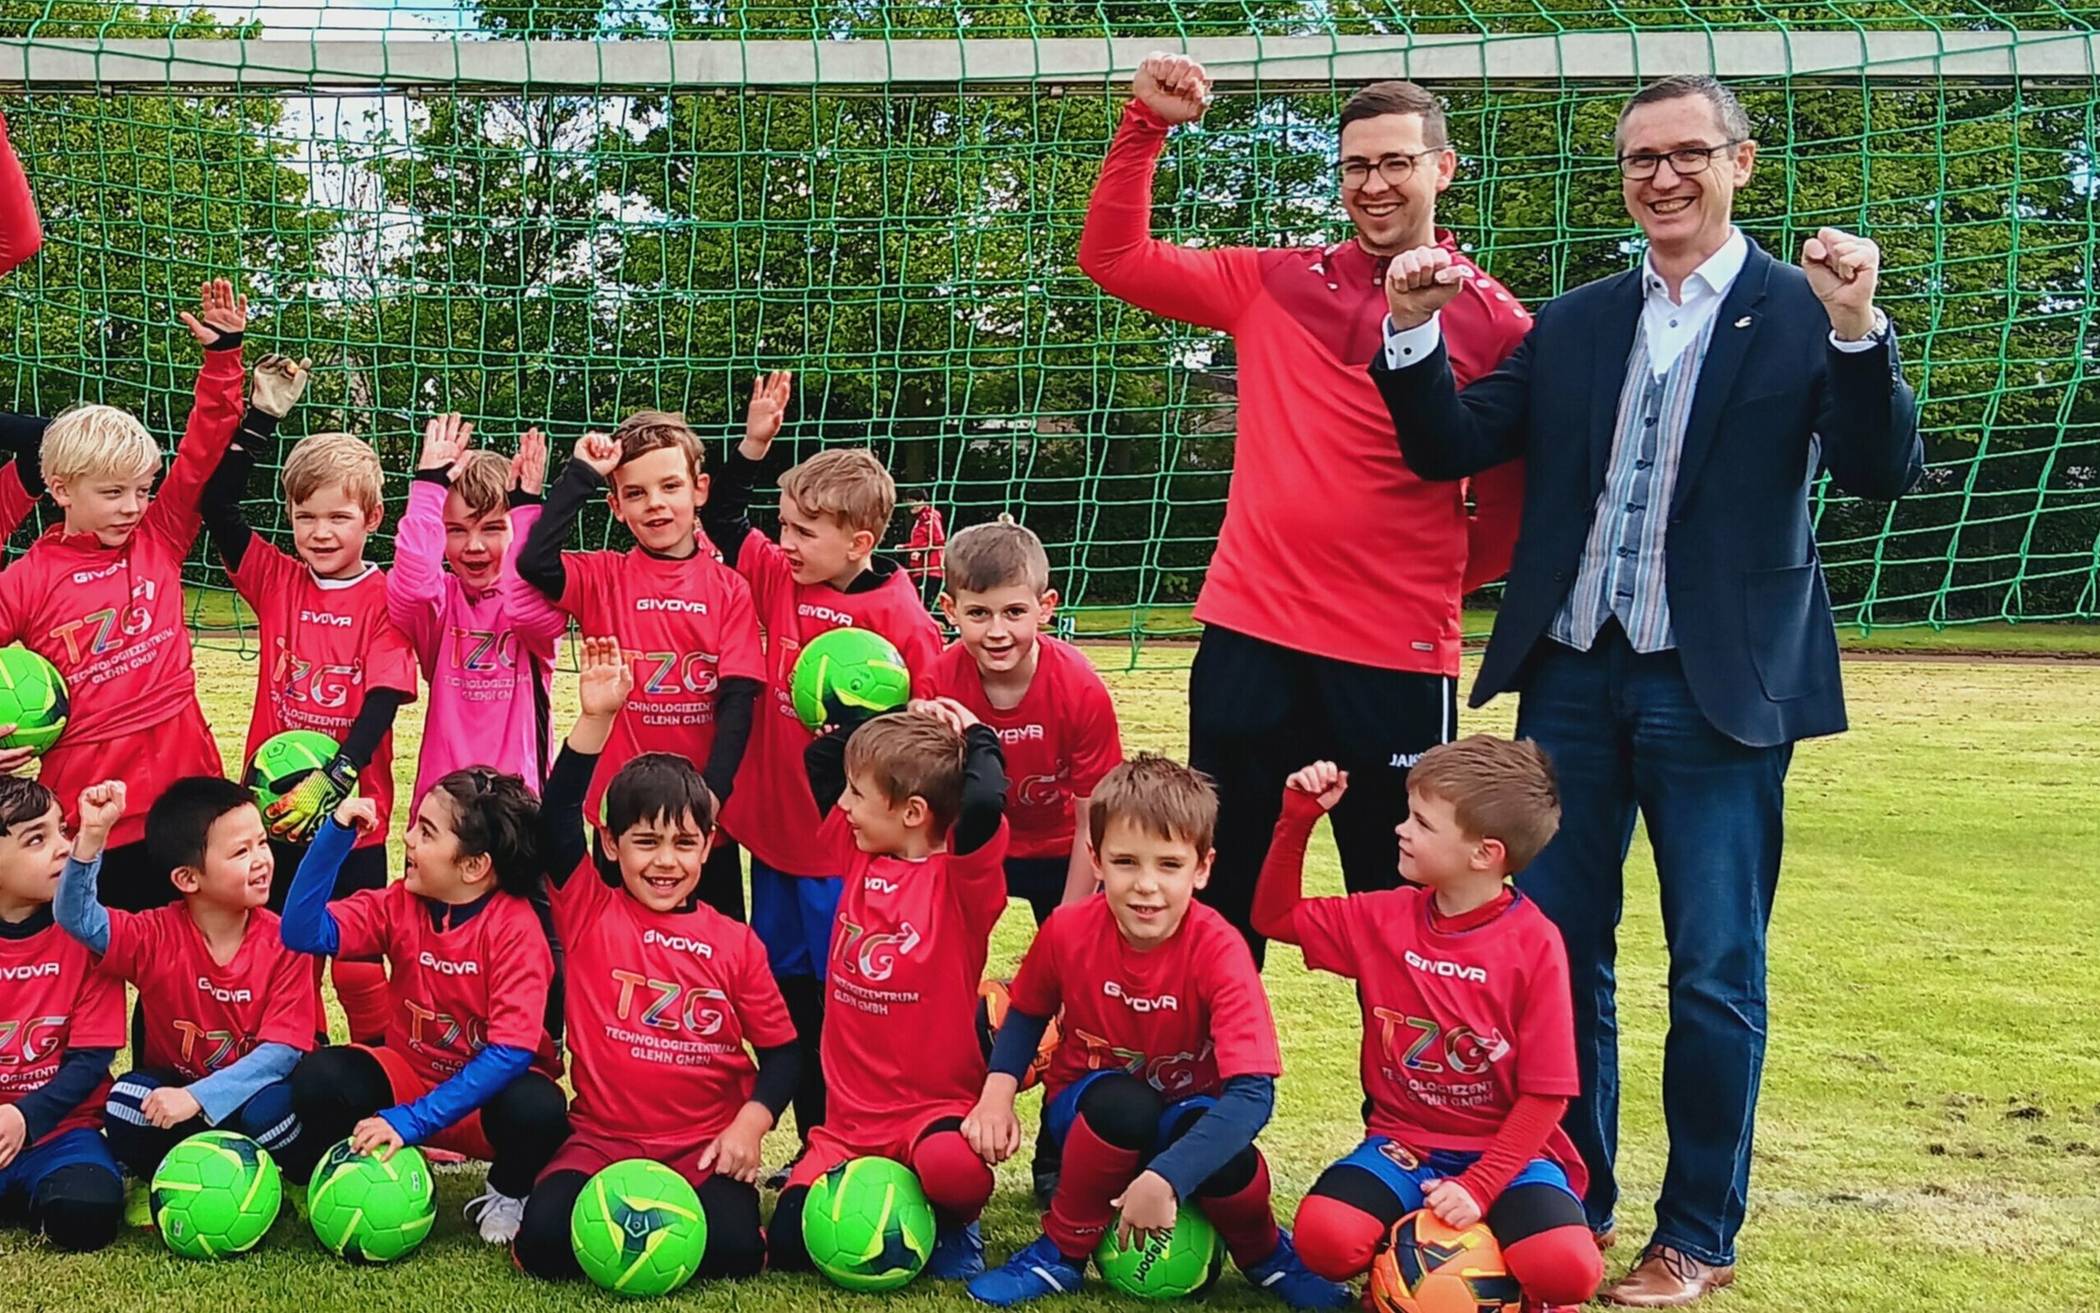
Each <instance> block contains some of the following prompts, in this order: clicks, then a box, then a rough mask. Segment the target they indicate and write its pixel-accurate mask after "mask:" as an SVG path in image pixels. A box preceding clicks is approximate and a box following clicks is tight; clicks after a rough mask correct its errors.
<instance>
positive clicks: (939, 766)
mask: <svg viewBox="0 0 2100 1313" xmlns="http://www.w3.org/2000/svg"><path fill="white" fill-rule="evenodd" d="M963 755H964V750H963V739H962V735H960V734H957V733H956V732H955V731H954V730H952V729H950V728H948V726H947V725H946V724H945V723H943V722H941V721H938V720H935V719H934V718H933V717H931V716H919V715H914V714H912V713H910V712H906V713H904V714H902V715H893V716H877V717H876V718H875V719H873V720H871V721H869V722H868V723H867V724H865V725H862V726H861V727H860V728H859V729H856V730H854V731H853V737H852V738H850V739H848V740H846V773H847V774H848V775H859V776H863V777H865V778H867V779H869V780H872V781H873V783H874V785H875V787H876V788H878V789H880V790H882V796H883V797H885V798H888V799H889V800H890V805H891V806H893V807H894V806H898V805H900V804H902V803H903V802H905V801H906V800H907V799H910V798H924V799H925V800H926V806H927V809H928V810H929V811H931V812H932V813H933V830H934V833H935V834H945V833H947V831H948V827H949V826H951V825H953V824H955V818H956V817H957V816H958V815H960V814H961V813H962V792H963Z"/></svg>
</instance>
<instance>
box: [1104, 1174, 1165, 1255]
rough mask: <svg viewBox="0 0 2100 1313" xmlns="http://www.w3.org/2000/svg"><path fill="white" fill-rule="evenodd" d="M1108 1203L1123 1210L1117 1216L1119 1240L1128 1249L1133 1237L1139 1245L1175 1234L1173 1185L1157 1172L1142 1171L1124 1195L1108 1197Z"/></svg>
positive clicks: (1117, 1236) (1125, 1190)
mask: <svg viewBox="0 0 2100 1313" xmlns="http://www.w3.org/2000/svg"><path fill="white" fill-rule="evenodd" d="M1108 1206H1109V1207H1111V1208H1119V1209H1121V1210H1122V1213H1121V1214H1120V1215H1119V1216H1118V1217H1117V1218H1116V1239H1117V1240H1118V1241H1120V1242H1121V1243H1122V1245H1123V1247H1124V1248H1125V1249H1128V1248H1130V1247H1131V1243H1132V1239H1133V1238H1135V1240H1136V1242H1137V1243H1138V1244H1150V1243H1151V1242H1152V1241H1153V1240H1155V1239H1158V1240H1165V1239H1166V1238H1167V1237H1168V1236H1170V1235H1172V1234H1174V1213H1175V1208H1176V1200H1175V1198H1174V1187H1173V1186H1171V1185H1168V1184H1167V1178H1166V1177H1164V1176H1161V1175H1160V1174H1159V1173H1158V1172H1139V1173H1138V1178H1137V1179H1136V1180H1135V1181H1132V1182H1131V1183H1130V1185H1129V1186H1128V1187H1127V1188H1125V1189H1124V1191H1123V1194H1122V1197H1121V1198H1118V1199H1111V1200H1109V1201H1108Z"/></svg>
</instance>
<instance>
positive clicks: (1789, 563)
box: [1371, 242, 1924, 747]
mask: <svg viewBox="0 0 2100 1313" xmlns="http://www.w3.org/2000/svg"><path fill="white" fill-rule="evenodd" d="M1641 295H1642V294H1641V274H1640V271H1639V270H1632V271H1629V272H1626V273H1623V274H1618V275H1615V276H1613V277H1610V278H1602V279H1599V280H1598V281H1596V282H1593V283H1588V284H1585V285H1584V286H1582V287H1578V288H1576V289H1575V290H1574V291H1571V292H1569V293H1567V294H1566V295H1564V296H1560V297H1558V298H1556V299H1554V300H1553V301H1551V302H1549V303H1547V304H1546V306H1545V307H1544V308H1542V309H1541V310H1540V311H1539V313H1538V318H1537V320H1536V321H1535V322H1534V323H1533V325H1532V329H1531V332H1530V334H1529V335H1528V336H1526V337H1525V339H1524V341H1523V342H1522V343H1521V344H1520V345H1519V346H1518V347H1517V349H1516V350H1515V351H1514V352H1512V353H1511V354H1510V355H1509V357H1508V359H1506V360H1504V361H1503V362H1502V365H1501V367H1500V368H1498V369H1496V370H1495V372H1494V373H1492V374H1489V375H1487V376H1486V377H1484V378H1481V379H1478V380H1476V381H1475V382H1474V383H1473V384H1472V386H1470V387H1468V388H1467V389H1466V390H1465V391H1464V392H1459V391H1457V390H1456V389H1455V387H1454V386H1453V383H1452V378H1451V366H1450V361H1449V360H1448V359H1447V358H1446V356H1445V354H1444V349H1443V348H1442V347H1441V346H1439V347H1438V348H1437V349H1436V351H1434V352H1433V353H1431V354H1430V356H1429V357H1428V358H1427V359H1426V360H1422V361H1419V362H1417V363H1414V364H1411V365H1409V366H1408V367H1407V368H1405V369H1400V370H1393V369H1388V368H1387V367H1386V363H1385V352H1384V351H1382V350H1381V351H1379V352H1378V353H1377V354H1376V355H1375V357H1374V358H1373V360H1372V363H1371V377H1372V379H1373V380H1374V381H1375V382H1376V383H1377V384H1378V391H1379V393H1380V394H1381V395H1382V396H1383V397H1384V398H1385V404H1386V409H1387V410H1388V411H1390V412H1391V414H1392V417H1393V426H1394V429H1395V431H1396V433H1397V434H1398V436H1399V440H1400V451H1401V454H1402V455H1403V456H1404V457H1405V458H1406V460H1407V463H1408V465H1409V466H1410V467H1411V468H1412V469H1413V470H1414V472H1415V473H1416V474H1418V475H1420V476H1421V477H1423V478H1425V479H1447V480H1448V479H1463V478H1466V477H1468V476H1469V475H1473V474H1477V473H1479V472H1480V471H1481V470H1484V469H1487V468H1489V467H1490V466H1494V465H1499V464H1501V463H1502V462H1503V461H1507V460H1514V459H1517V458H1519V457H1521V458H1522V459H1523V460H1524V461H1525V462H1526V469H1525V480H1524V516H1523V520H1522V522H1521V527H1520V529H1519V534H1518V538H1517V548H1516V556H1515V558H1514V559H1513V560H1512V561H1511V563H1510V569H1509V582H1508V585H1507V587H1506V589H1505V591H1504V593H1503V598H1502V609H1501V611H1500V613H1498V614H1497V615H1496V617H1495V630H1494V635H1493V637H1492V638H1491V639H1490V640H1489V641H1488V648H1487V654H1486V656H1485V658H1484V659H1483V660H1482V663H1481V667H1480V677H1479V678H1478V679H1477V680H1476V681H1475V682H1474V684H1473V695H1472V704H1473V705H1474V706H1476V707H1477V706H1479V705H1480V704H1481V703H1483V702H1485V701H1487V700H1488V699H1489V698H1491V697H1494V696H1495V695H1496V694H1498V693H1502V692H1505V691H1508V690H1510V689H1519V690H1521V689H1522V688H1523V686H1524V682H1525V677H1526V674H1527V671H1528V669H1529V666H1530V663H1531V658H1532V655H1533V653H1534V652H1535V651H1536V650H1537V648H1538V645H1539V644H1540V643H1542V642H1551V641H1553V640H1552V639H1550V638H1547V637H1546V629H1547V627H1548V626H1549V625H1550V624H1551V623H1552V621H1553V617H1554V615H1555V614H1556V613H1558V612H1559V610H1560V607H1561V604H1562V603H1563V602H1564V601H1565V600H1566V599H1567V595H1568V590H1569V588H1570V587H1571V586H1572V585H1573V584H1574V581H1575V572H1576V569H1577V567H1578V566H1579V565H1580V564H1581V561H1582V545H1583V541H1584V539H1585V538H1587V537H1588V535H1589V530H1590V521H1591V517H1592V515H1593V514H1594V513H1595V510H1596V504H1597V496H1598V493H1599V492H1601V491H1602V489H1603V487H1604V474H1605V466H1606V464H1607V462H1608V460H1609V457H1610V454H1611V444H1612V437H1613V430H1614V427H1615V423H1616V417H1617V412H1618V403H1619V395H1620V392H1621V390H1622V388H1623V387H1624V384H1625V381H1626V366H1627V358H1628V356H1629V355H1630V353H1631V352H1632V350H1633V339H1634V334H1635V332H1636V330H1637V328H1638V327H1639V323H1640V314H1641ZM1718 315H1719V318H1718V320H1717V322H1716V323H1715V326H1714V333H1713V340H1712V342H1711V344H1710V345H1709V346H1708V348H1707V353H1706V360H1705V363H1704V364H1703V365H1702V366H1701V368H1700V371H1699V381H1698V390H1697V391H1696V392H1695V393H1694V395H1693V398H1692V412H1691V416H1690V419H1689V421H1688V424H1687V427H1686V430H1685V435H1684V454H1683V458H1682V461H1681V463H1680V465H1679V468H1678V474H1677V487H1676V490H1675V492H1674V494H1673V495H1672V497H1671V501H1670V509H1669V517H1670V518H1669V524H1668V526H1667V536H1666V538H1665V540H1664V552H1665V557H1664V562H1663V570H1664V577H1665V584H1664V588H1665V592H1666V593H1667V595H1668V599H1669V603H1670V622H1671V626H1672V628H1673V629H1674V630H1675V631H1676V637H1677V648H1678V653H1679V656H1680V658H1681V660H1682V662H1683V665H1684V676H1685V679H1686V681H1687V682H1688V683H1689V684H1690V685H1691V691H1692V696H1693V698H1694V699H1695V700H1696V701H1697V703H1698V705H1699V709H1700V710H1701V711H1702V712H1704V713H1705V715H1706V718H1707V720H1708V721H1710V722H1711V723H1712V724H1713V726H1714V727H1715V728H1716V729H1718V730H1720V731H1721V732H1722V733H1724V734H1727V735H1728V736H1729V737H1731V738H1734V739H1737V740H1739V741H1740V742H1743V743H1746V744H1750V745H1752V746H1756V747H1768V746H1771V745H1774V744H1779V743H1790V742H1792V741H1794V740H1795V739H1802V738H1809V737H1812V736H1814V735H1818V734H1835V733H1837V732H1838V731H1840V730H1842V729H1844V728H1845V697H1844V690H1843V688H1842V686H1841V684H1840V682H1839V677H1838V649H1837V632H1836V629H1835V627H1834V626H1833V625H1832V623H1831V618H1830V597H1829V594H1828V593H1827V592H1826V591H1825V588H1824V583H1823V567H1822V563H1821V561H1820V559H1819V558H1818V557H1817V554H1816V543H1815V536H1814V534H1813V533H1812V532H1811V530H1810V526H1809V508H1808V493H1809V488H1810V485H1811V484H1812V483H1813V482H1814V481H1815V479H1816V477H1817V475H1818V474H1820V473H1821V472H1823V471H1825V470H1828V471H1829V472H1830V474H1831V476H1832V477H1833V478H1834V479H1835V480H1836V482H1837V485H1838V486H1839V487H1840V488H1842V489H1844V490H1845V491H1846V492H1849V493H1852V494H1853V495H1855V496H1859V497H1874V498H1883V499H1892V498H1895V497H1898V496H1900V495H1902V494H1903V493H1904V492H1905V491H1907V490H1908V489H1909V488H1910V486H1911V485H1912V484H1913V483H1915V482H1916V481H1917V478H1918V475H1919V473H1920V472H1921V471H1922V470H1923V468H1924V445H1923V443H1922V442H1920V440H1919V438H1918V415H1917V399H1916V397H1915V396H1914V395H1913V394H1912V392H1911V390H1910V387H1909V385H1907V384H1906V383H1905V382H1904V381H1903V370H1902V366H1901V363H1900V362H1899V360H1898V357H1897V352H1896V343H1895V333H1894V331H1893V329H1891V331H1890V334H1889V341H1888V343H1887V344H1886V345H1885V346H1877V347H1874V348H1872V349H1869V350H1866V351H1860V352H1856V353H1848V352H1843V351H1839V350H1837V349H1836V348H1835V347H1833V346H1831V345H1830V318H1829V315H1828V313H1827V312H1826V311H1825V310H1824V309H1823V306H1822V303H1821V302H1819V301H1818V300H1817V299H1816V295H1815V293H1814V291H1812V290H1811V289H1810V287H1809V285H1808V276H1807V275H1806V274H1804V273H1802V272H1801V270H1799V269H1798V268H1795V267H1794V266H1792V265H1789V264H1782V263H1780V262H1779V261H1776V260H1774V259H1773V258H1772V257H1771V256H1770V255H1768V254H1766V253H1765V252H1764V251H1763V250H1761V249H1759V247H1758V246H1757V244H1756V243H1755V242H1752V243H1751V244H1750V253H1749V257H1748V258H1747V259H1746V260H1745V261H1744V263H1743V269H1742V272H1741V273H1740V274H1739V275H1737V277H1736V280H1735V284H1734V285H1733V286H1732V287H1730V288H1729V290H1728V295H1727V297H1726V298H1725V299H1723V301H1722V302H1721V307H1720V310H1719V311H1718Z"/></svg>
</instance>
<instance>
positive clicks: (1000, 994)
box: [977, 980, 1059, 1090]
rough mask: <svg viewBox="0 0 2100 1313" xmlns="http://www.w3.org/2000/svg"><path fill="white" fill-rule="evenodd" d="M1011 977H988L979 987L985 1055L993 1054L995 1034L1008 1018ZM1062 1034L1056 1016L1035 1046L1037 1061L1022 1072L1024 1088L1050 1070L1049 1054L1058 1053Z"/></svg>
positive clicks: (980, 1029)
mask: <svg viewBox="0 0 2100 1313" xmlns="http://www.w3.org/2000/svg"><path fill="white" fill-rule="evenodd" d="M1012 984H1013V982H1012V981H1010V980H987V981H985V982H984V983H983V984H981V985H979V986H978V987H977V1042H978V1044H979V1045H981V1046H982V1047H983V1049H984V1056H985V1057H987V1058H989V1057H991V1056H992V1037H993V1036H994V1035H997V1034H998V1033H999V1025H1000V1023H1001V1022H1003V1021H1005V1020H1006V1010H1007V1008H1009V1007H1011V1006H1012V1005H1013V992H1012V990H1011V988H1010V986H1011V985H1012ZM1058 1039H1059V1035H1058V1032H1057V1018H1056V1017H1052V1018H1050V1027H1049V1029H1047V1030H1045V1031H1044V1032H1043V1042H1042V1043H1041V1044H1038V1045H1037V1046H1036V1050H1035V1061H1034V1062H1031V1063H1029V1064H1028V1070H1027V1071H1024V1072H1022V1073H1021V1088H1022V1089H1024V1090H1025V1089H1028V1088H1029V1087H1030V1086H1033V1085H1037V1084H1039V1083H1041V1081H1042V1079H1043V1077H1044V1076H1045V1075H1047V1074H1048V1073H1049V1071H1050V1057H1051V1055H1052V1054H1054V1053H1056V1052H1057V1044H1058Z"/></svg>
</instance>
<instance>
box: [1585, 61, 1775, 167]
mask: <svg viewBox="0 0 2100 1313" xmlns="http://www.w3.org/2000/svg"><path fill="white" fill-rule="evenodd" d="M1688 96H1697V97H1698V98H1699V99H1701V100H1703V101H1705V102H1706V103H1707V104H1708V105H1710V106H1712V107H1713V111H1714V122H1715V123H1716V124H1718V125H1719V126H1720V129H1721V131H1722V132H1725V133H1727V134H1728V136H1729V138H1730V139H1731V140H1734V141H1748V140H1749V139H1750V116H1749V115H1748V114H1746V113H1744V112H1743V102H1742V101H1740V100H1737V99H1736V98H1735V93H1734V92H1733V91H1730V90H1729V89H1728V84H1727V83H1725V82H1723V81H1721V79H1719V78H1717V77H1713V76H1711V75H1709V74H1706V73H1673V74H1671V75H1670V76H1669V77H1666V78H1661V79H1658V80H1657V81H1654V82H1650V83H1649V84H1648V85H1647V86H1645V87H1642V88H1641V89H1640V90H1639V91H1636V92H1634V93H1633V96H1632V98H1631V99H1629V100H1628V101H1627V102H1626V104H1625V105H1624V106H1623V107H1621V108H1620V110H1619V121H1618V123H1617V124H1616V125H1614V126H1613V128H1612V130H1611V140H1612V147H1613V149H1615V150H1623V149H1624V148H1625V140H1624V139H1625V134H1626V116H1627V115H1629V114H1631V113H1633V111H1635V110H1636V109H1639V108H1640V107H1641V106H1643V105H1660V104H1662V103H1663V102H1664V101H1666V100H1683V99H1685V98H1686V97H1688Z"/></svg>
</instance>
